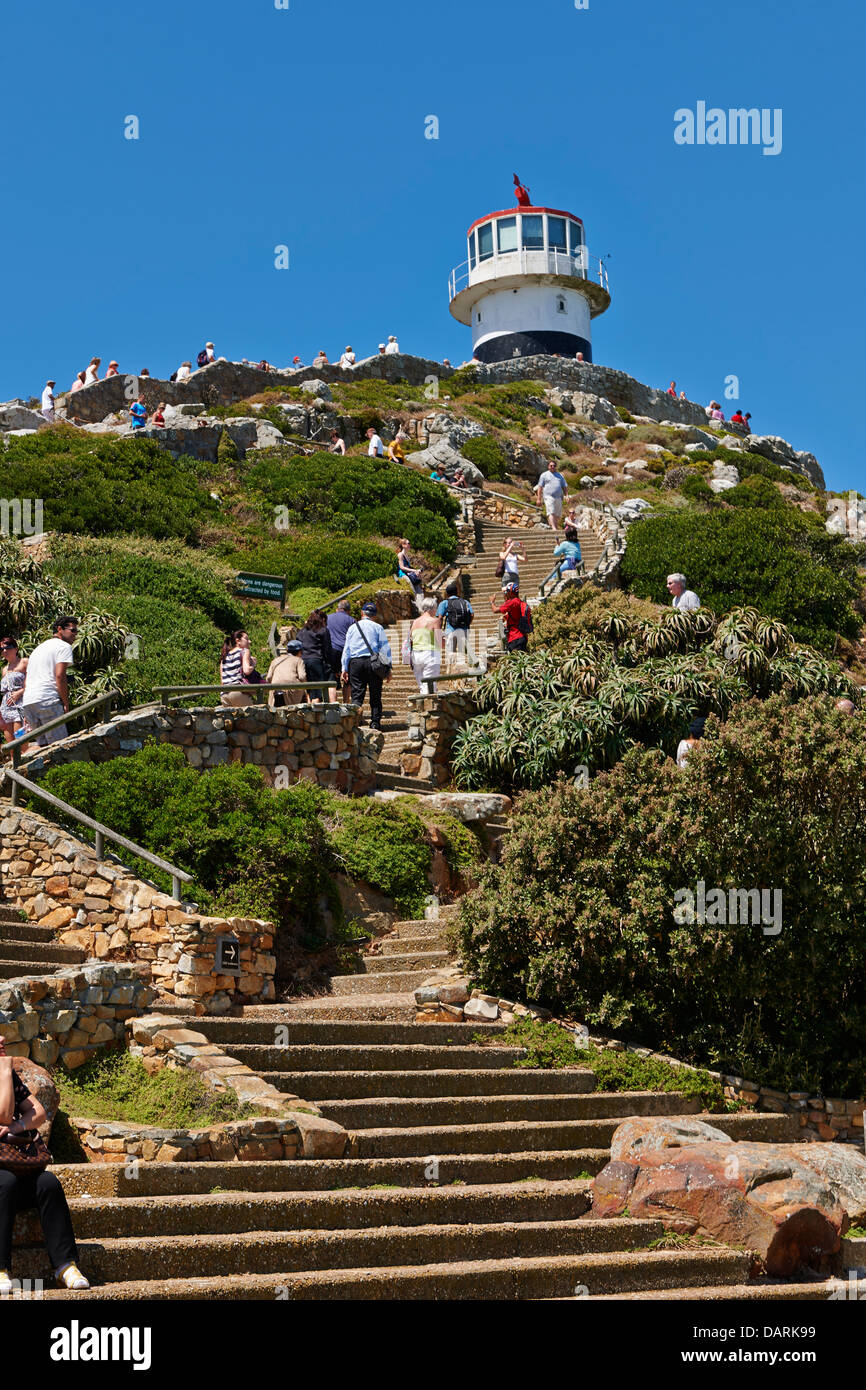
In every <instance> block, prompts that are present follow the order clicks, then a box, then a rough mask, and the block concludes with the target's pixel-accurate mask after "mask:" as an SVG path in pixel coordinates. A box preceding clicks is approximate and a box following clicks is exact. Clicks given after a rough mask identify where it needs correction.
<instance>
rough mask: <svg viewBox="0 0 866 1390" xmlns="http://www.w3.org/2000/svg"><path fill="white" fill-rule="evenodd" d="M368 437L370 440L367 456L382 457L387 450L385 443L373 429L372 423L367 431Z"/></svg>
mask: <svg viewBox="0 0 866 1390" xmlns="http://www.w3.org/2000/svg"><path fill="white" fill-rule="evenodd" d="M367 438H368V439H369V441H370V444H369V447H368V449H367V457H368V458H371V459H372V458H377V459H380V458H381V457H382V455H383V454H384V452H385V445H384V444H383V443H382V440H381V438H380V436H379V435H378V434H377V433H376V431H375V430H374V429H373V427H372V425H371V427H370V428H369V429H368V431H367Z"/></svg>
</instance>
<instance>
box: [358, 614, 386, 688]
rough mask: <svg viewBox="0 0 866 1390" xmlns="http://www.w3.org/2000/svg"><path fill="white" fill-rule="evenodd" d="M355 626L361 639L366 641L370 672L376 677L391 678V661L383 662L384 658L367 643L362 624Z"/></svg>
mask: <svg viewBox="0 0 866 1390" xmlns="http://www.w3.org/2000/svg"><path fill="white" fill-rule="evenodd" d="M355 626H356V627H357V629H358V631H359V632H360V634H361V637H362V638H363V640H364V646H365V647H366V648H367V651H368V652H369V653H370V670H371V671H372V673H373V675H374V676H390V674H391V663H390V661H383V660H382V658H381V656H380V655H379V653H378V652H374V651H373V648H372V647H371V646H370V643H369V642H368V641H367V634H366V632H365V631H364V629H363V628H362V627H361V624H360V623H356V624H355Z"/></svg>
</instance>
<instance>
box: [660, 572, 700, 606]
mask: <svg viewBox="0 0 866 1390" xmlns="http://www.w3.org/2000/svg"><path fill="white" fill-rule="evenodd" d="M667 582H668V593H669V594H672V595H673V598H672V600H671V605H672V607H673V608H681V609H682V610H683V612H685V613H696V612H697V610H698V609H699V608H700V606H701V601H700V599H699V598H698V596H697V594H696V593H693V591H692V590H691V589H687V588H686V577H685V575H684V574H669V575H668V581H667Z"/></svg>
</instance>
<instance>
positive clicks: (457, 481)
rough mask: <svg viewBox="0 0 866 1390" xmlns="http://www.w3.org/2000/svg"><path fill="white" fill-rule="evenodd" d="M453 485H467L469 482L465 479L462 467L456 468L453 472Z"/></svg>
mask: <svg viewBox="0 0 866 1390" xmlns="http://www.w3.org/2000/svg"><path fill="white" fill-rule="evenodd" d="M454 486H455V487H469V483H468V481H467V478H466V474H465V473H464V472H463V469H462V468H458V469H457V472H456V473H455V474H454Z"/></svg>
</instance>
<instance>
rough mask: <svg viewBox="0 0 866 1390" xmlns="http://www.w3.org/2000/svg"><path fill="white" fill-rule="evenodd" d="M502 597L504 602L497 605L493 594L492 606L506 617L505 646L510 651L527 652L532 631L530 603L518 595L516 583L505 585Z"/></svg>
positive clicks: (491, 598)
mask: <svg viewBox="0 0 866 1390" xmlns="http://www.w3.org/2000/svg"><path fill="white" fill-rule="evenodd" d="M502 598H503V602H502V603H501V604H499V606H498V607H497V605H496V598H495V596H494V595H491V597H490V607H491V608H492V609H493V610H494V612H497V613H501V614H502V616H503V618H504V619H505V646H506V648H507V650H508V651H510V652H525V651H526V647H527V644H528V642H529V634H530V632H531V631H532V614H531V613H530V611H529V605H528V604H527V603H524V602H523V600H522V599H521V598H520V597H519V596H518V593H517V586H516V585H515V584H506V585H505V586H504V587H503V590H502Z"/></svg>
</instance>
